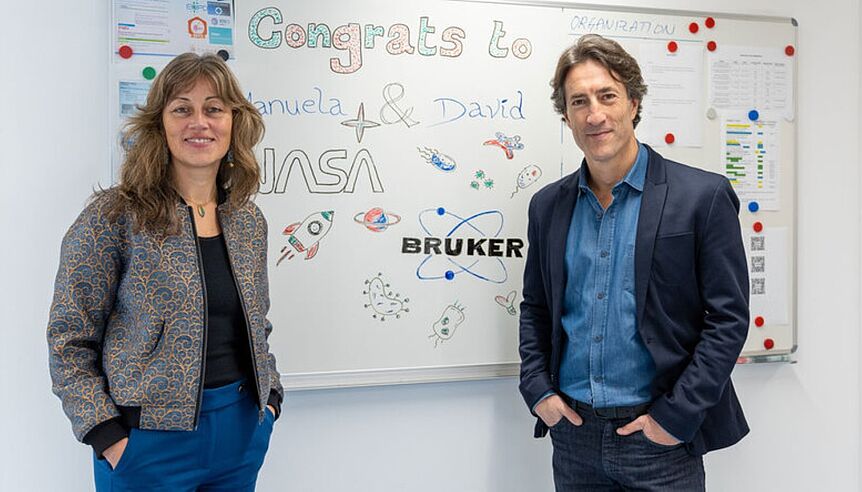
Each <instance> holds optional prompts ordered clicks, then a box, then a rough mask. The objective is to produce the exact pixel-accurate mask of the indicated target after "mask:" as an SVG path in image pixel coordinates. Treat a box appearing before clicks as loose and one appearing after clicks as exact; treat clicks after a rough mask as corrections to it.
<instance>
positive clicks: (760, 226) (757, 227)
mask: <svg viewBox="0 0 862 492" xmlns="http://www.w3.org/2000/svg"><path fill="white" fill-rule="evenodd" d="M752 227H753V228H754V232H760V231H762V230H763V223H762V222H755V223H754V225H753V226H752Z"/></svg>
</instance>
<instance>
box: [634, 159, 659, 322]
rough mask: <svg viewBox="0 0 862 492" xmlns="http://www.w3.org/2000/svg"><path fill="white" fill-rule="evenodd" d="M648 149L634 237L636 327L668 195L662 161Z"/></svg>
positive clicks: (641, 315) (641, 316) (650, 272)
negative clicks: (647, 159)
mask: <svg viewBox="0 0 862 492" xmlns="http://www.w3.org/2000/svg"><path fill="white" fill-rule="evenodd" d="M647 151H648V152H649V166H648V168H647V179H646V181H645V182H644V193H643V196H642V197H641V208H640V215H639V216H638V227H637V239H636V240H635V301H636V307H637V318H636V319H637V323H638V326H640V325H641V321H642V318H643V313H644V305H645V303H646V294H647V286H648V285H649V279H650V275H651V274H652V256H653V250H654V248H655V237H656V234H657V232H658V226H659V224H660V223H661V215H662V212H663V211H664V202H665V198H666V197H667V180H666V177H665V168H664V160H663V159H662V157H661V156H659V155H658V154H657V153H656V152H655V151H654V150H652V149H651V148H650V147H649V146H647Z"/></svg>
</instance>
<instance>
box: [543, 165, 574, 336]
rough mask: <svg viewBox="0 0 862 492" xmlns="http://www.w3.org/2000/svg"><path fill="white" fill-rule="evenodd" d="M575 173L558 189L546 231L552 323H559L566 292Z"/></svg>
mask: <svg viewBox="0 0 862 492" xmlns="http://www.w3.org/2000/svg"><path fill="white" fill-rule="evenodd" d="M579 174H580V171H576V172H574V173H572V174H571V175H570V176H569V179H568V181H567V182H566V183H565V184H564V185H563V186H562V187H561V188H560V192H559V194H558V196H557V200H556V203H555V204H554V212H553V216H552V217H551V223H550V230H549V231H548V250H547V254H548V258H549V261H548V266H549V268H550V270H551V271H550V278H551V296H552V297H551V298H552V302H553V313H552V314H553V323H554V325H557V324H558V323H559V322H560V316H561V313H562V309H563V293H564V292H565V291H566V280H567V279H566V266H565V257H566V237H567V236H568V233H569V225H570V224H571V222H572V213H573V212H574V210H575V199H576V198H577V197H578V175H579Z"/></svg>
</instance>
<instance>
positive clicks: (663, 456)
mask: <svg viewBox="0 0 862 492" xmlns="http://www.w3.org/2000/svg"><path fill="white" fill-rule="evenodd" d="M578 414H579V415H580V416H581V418H583V419H584V423H583V425H581V426H580V427H576V426H575V425H573V424H572V423H571V422H569V421H568V420H567V419H566V418H565V417H564V418H563V419H562V420H560V422H559V423H557V424H556V425H554V426H553V427H552V428H551V441H552V442H553V445H554V484H555V485H556V489H557V492H564V491H565V492H571V491H578V492H580V491H628V490H631V491H635V490H637V491H674V492H688V491H703V490H705V475H704V471H703V458H702V457H701V456H692V455H690V454H688V452H687V451H686V449H685V446H683V445H682V444H678V445H676V446H663V445H661V444H656V443H654V442H652V441H650V440H649V439H647V437H646V436H645V435H644V433H643V432H636V433H634V434H631V435H628V436H621V435H619V434H617V428H619V427H622V426H624V425H625V424H627V423H629V422H630V421H631V420H634V419H603V418H599V417H596V416H595V415H594V414H592V413H591V412H589V411H585V410H578Z"/></svg>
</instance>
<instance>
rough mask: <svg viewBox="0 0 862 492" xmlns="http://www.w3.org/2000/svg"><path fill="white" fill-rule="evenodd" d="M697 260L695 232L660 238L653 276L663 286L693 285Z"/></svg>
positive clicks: (654, 252)
mask: <svg viewBox="0 0 862 492" xmlns="http://www.w3.org/2000/svg"><path fill="white" fill-rule="evenodd" d="M695 260H696V255H695V235H694V232H682V233H675V234H668V235H664V236H658V237H657V238H656V240H655V249H654V250H653V263H652V275H653V277H654V278H655V280H656V281H657V282H658V283H660V284H662V285H668V286H674V285H693V284H694V282H695V281H696V274H695V268H696V267H697V265H696V264H695Z"/></svg>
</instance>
